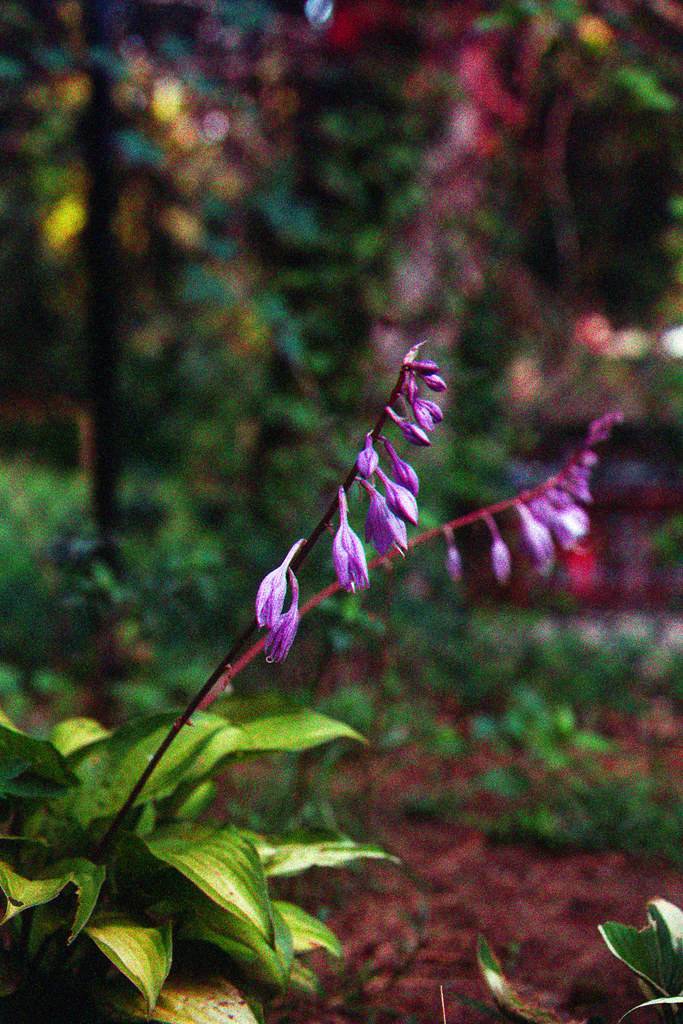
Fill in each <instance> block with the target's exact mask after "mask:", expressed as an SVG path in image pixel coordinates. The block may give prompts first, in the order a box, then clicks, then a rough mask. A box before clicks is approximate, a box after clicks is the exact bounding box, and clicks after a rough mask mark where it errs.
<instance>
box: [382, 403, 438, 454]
mask: <svg viewBox="0 0 683 1024" xmlns="http://www.w3.org/2000/svg"><path fill="white" fill-rule="evenodd" d="M385 411H386V414H387V416H388V417H389V419H391V420H393V421H394V423H395V424H396V426H397V427H398V428H399V430H400V431H401V433H402V434H403V436H404V437H405V439H406V441H409V442H410V444H414V445H418V446H419V447H422V448H428V447H429V446H430V445H431V443H432V442H431V441H430V440H429V438H428V437H427V435H426V434H425V432H424V430H422V429H421V428H420V427H418V426H416V425H415V424H414V423H410V422H409V420H406V419H403V418H402V417H401V416H397V415H396V413H395V412H394V410H393V409H392V408H391V407H390V406H386V409H385Z"/></svg>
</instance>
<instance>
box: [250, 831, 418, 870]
mask: <svg viewBox="0 0 683 1024" xmlns="http://www.w3.org/2000/svg"><path fill="white" fill-rule="evenodd" d="M243 834H244V835H246V836H247V837H248V838H249V839H251V840H252V842H253V843H254V845H255V847H256V849H257V850H258V854H259V856H260V858H261V860H262V862H263V868H264V871H265V873H266V874H267V875H296V874H299V873H300V872H301V871H306V870H307V869H308V868H312V867H322V868H335V867H343V866H344V865H346V864H351V863H352V862H353V861H354V860H360V859H365V858H370V859H374V860H390V861H393V862H394V863H398V859H397V858H396V857H392V856H391V855H390V854H388V853H385V851H384V850H383V849H382V848H381V847H380V846H374V845H372V844H370V843H355V842H354V841H353V839H349V838H348V836H344V835H341V834H339V833H337V832H292V833H289V834H287V835H282V836H260V835H257V834H256V833H251V832H243Z"/></svg>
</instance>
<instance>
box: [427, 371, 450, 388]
mask: <svg viewBox="0 0 683 1024" xmlns="http://www.w3.org/2000/svg"><path fill="white" fill-rule="evenodd" d="M422 379H423V381H424V382H425V384H426V385H427V387H428V388H429V389H430V391H445V390H446V388H447V387H448V385H447V384H446V381H445V380H444V379H443V377H439V375H438V373H426V374H425V375H424V377H423V378H422Z"/></svg>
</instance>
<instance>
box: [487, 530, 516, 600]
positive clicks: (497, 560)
mask: <svg viewBox="0 0 683 1024" xmlns="http://www.w3.org/2000/svg"><path fill="white" fill-rule="evenodd" d="M485 518H486V525H487V526H488V528H489V530H490V531H491V568H492V569H493V575H494V576H495V577H496V579H497V580H498V582H499V583H507V581H508V580H509V579H510V573H511V572H512V557H511V555H510V549H509V547H508V546H507V544H506V543H505V541H504V540H503V538H502V537H501V535H500V531H499V529H498V527H497V526H496V522H495V519H493V517H492V516H486V517H485Z"/></svg>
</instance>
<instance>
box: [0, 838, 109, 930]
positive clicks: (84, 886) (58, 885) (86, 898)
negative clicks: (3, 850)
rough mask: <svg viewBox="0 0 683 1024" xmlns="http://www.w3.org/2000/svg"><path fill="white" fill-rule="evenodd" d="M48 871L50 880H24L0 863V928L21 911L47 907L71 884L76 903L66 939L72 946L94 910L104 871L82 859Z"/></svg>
mask: <svg viewBox="0 0 683 1024" xmlns="http://www.w3.org/2000/svg"><path fill="white" fill-rule="evenodd" d="M51 871H53V872H55V874H53V875H52V876H51V877H49V876H48V877H45V878H38V879H30V878H24V877H23V876H22V875H19V874H17V873H16V872H15V871H14V870H13V868H11V867H10V865H9V864H6V863H4V862H0V888H1V889H2V891H3V893H4V894H5V900H6V908H5V912H4V915H3V917H2V920H0V924H5V922H7V921H9V920H10V918H12V917H14V916H15V915H16V914H20V913H21V912H22V911H23V910H28V908H29V907H36V906H40V905H41V904H43V903H49V902H50V900H53V899H55V898H56V897H57V896H59V894H60V893H61V892H62V891H63V889H65V888H66V886H67V885H70V884H71V885H73V886H75V888H76V893H77V901H78V902H77V907H76V913H75V916H74V919H73V923H72V926H71V934H70V936H69V942H72V941H73V940H74V939H75V938H76V936H77V935H78V933H79V932H80V931H81V929H82V928H83V927H84V926H85V925H86V924H87V922H88V919H89V918H90V915H91V914H92V912H93V910H94V909H95V904H96V903H97V898H98V896H99V894H100V889H101V888H102V883H103V882H104V877H105V869H104V868H103V867H102V866H101V865H99V864H93V863H92V862H91V861H89V860H86V859H85V858H83V857H74V858H72V859H70V860H63V861H60V862H59V863H58V864H55V865H54V866H53V867H52V869H51Z"/></svg>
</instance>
